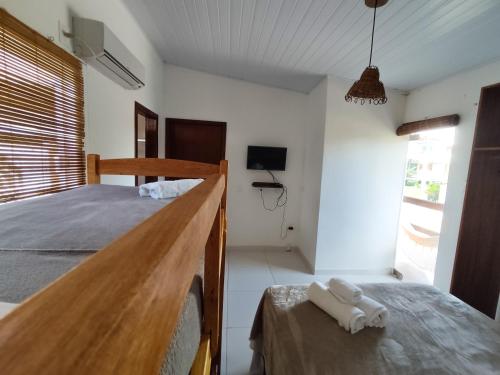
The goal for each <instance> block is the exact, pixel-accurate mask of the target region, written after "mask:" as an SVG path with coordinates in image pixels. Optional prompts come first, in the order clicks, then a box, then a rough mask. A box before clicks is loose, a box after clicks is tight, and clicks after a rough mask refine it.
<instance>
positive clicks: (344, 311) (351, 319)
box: [307, 282, 366, 334]
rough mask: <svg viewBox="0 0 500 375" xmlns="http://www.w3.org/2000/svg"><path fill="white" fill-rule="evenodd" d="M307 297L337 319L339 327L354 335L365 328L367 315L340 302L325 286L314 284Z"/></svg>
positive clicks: (310, 287) (308, 290)
mask: <svg viewBox="0 0 500 375" xmlns="http://www.w3.org/2000/svg"><path fill="white" fill-rule="evenodd" d="M307 296H308V297H309V300H310V301H311V302H312V303H314V304H315V305H316V306H318V307H319V308H320V309H322V310H323V311H325V312H326V313H327V314H328V315H330V316H331V317H333V318H335V319H337V322H338V323H339V326H341V327H343V328H344V329H345V330H346V331H348V332H349V331H350V332H351V333H352V334H354V333H356V332H358V331H360V330H361V329H363V328H364V326H365V322H366V315H365V313H364V312H363V311H361V310H360V309H358V308H357V307H355V306H352V305H347V304H345V303H342V302H340V301H339V300H338V299H337V298H336V297H335V296H334V295H333V294H332V293H330V291H329V290H328V288H327V287H326V286H325V285H323V284H321V283H318V282H314V283H312V284H311V285H310V286H309V288H308V289H307Z"/></svg>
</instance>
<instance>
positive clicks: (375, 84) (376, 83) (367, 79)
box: [345, 66, 387, 104]
mask: <svg viewBox="0 0 500 375" xmlns="http://www.w3.org/2000/svg"><path fill="white" fill-rule="evenodd" d="M345 100H346V101H347V102H351V101H354V103H357V102H358V101H359V102H360V103H361V104H365V101H367V102H368V103H370V104H371V103H373V104H385V103H387V97H386V96H385V89H384V84H383V83H382V82H380V74H379V72H378V68H377V67H376V66H368V67H367V68H366V69H365V71H364V72H363V74H361V78H360V79H359V81H356V82H354V85H352V87H351V89H350V90H349V92H348V93H347V95H346V96H345Z"/></svg>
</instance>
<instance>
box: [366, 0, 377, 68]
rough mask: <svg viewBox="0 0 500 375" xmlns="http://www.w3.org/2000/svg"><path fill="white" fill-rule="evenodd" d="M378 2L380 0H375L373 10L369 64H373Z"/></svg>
mask: <svg viewBox="0 0 500 375" xmlns="http://www.w3.org/2000/svg"><path fill="white" fill-rule="evenodd" d="M377 2H378V0H375V8H374V10H373V27H372V44H371V47H370V62H369V63H368V66H372V54H373V36H374V35H375V19H376V18H377Z"/></svg>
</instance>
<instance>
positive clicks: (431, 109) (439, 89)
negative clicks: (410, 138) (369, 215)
mask: <svg viewBox="0 0 500 375" xmlns="http://www.w3.org/2000/svg"><path fill="white" fill-rule="evenodd" d="M497 82H500V62H495V63H492V64H489V65H486V66H483V67H480V68H477V69H474V70H472V71H468V72H465V73H461V74H458V75H455V76H453V77H450V78H448V79H446V80H444V81H441V82H438V83H435V84H432V85H428V86H425V87H423V88H421V89H419V90H415V91H412V92H411V94H410V95H409V97H408V99H407V107H406V115H405V122H406V121H415V120H421V119H424V118H426V117H435V116H441V115H449V114H453V113H458V114H459V115H460V124H459V125H458V126H457V128H456V132H455V144H454V146H453V150H452V156H451V164H450V173H449V177H448V190H447V193H446V203H445V206H444V211H443V225H442V227H441V236H440V241H439V248H438V256H437V262H436V274H435V278H434V285H435V286H437V287H438V288H440V289H441V290H443V291H449V289H450V283H451V275H452V272H453V263H454V260H455V250H456V246H457V240H458V232H459V227H460V219H461V215H462V205H463V200H464V193H465V185H466V182H467V174H468V170H469V159H470V153H471V148H472V140H473V135H474V128H475V123H476V114H477V103H478V101H479V95H480V92H481V87H483V86H487V85H490V84H493V83H497Z"/></svg>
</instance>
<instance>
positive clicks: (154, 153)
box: [134, 102, 158, 186]
mask: <svg viewBox="0 0 500 375" xmlns="http://www.w3.org/2000/svg"><path fill="white" fill-rule="evenodd" d="M134 124H135V125H134V126H135V141H134V142H135V157H136V158H157V157H158V115H157V114H156V113H154V112H153V111H151V110H149V109H147V108H146V107H144V106H143V105H142V104H139V103H137V102H135V114H134ZM154 181H158V177H157V176H135V186H139V185H142V184H145V183H148V182H154Z"/></svg>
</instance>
